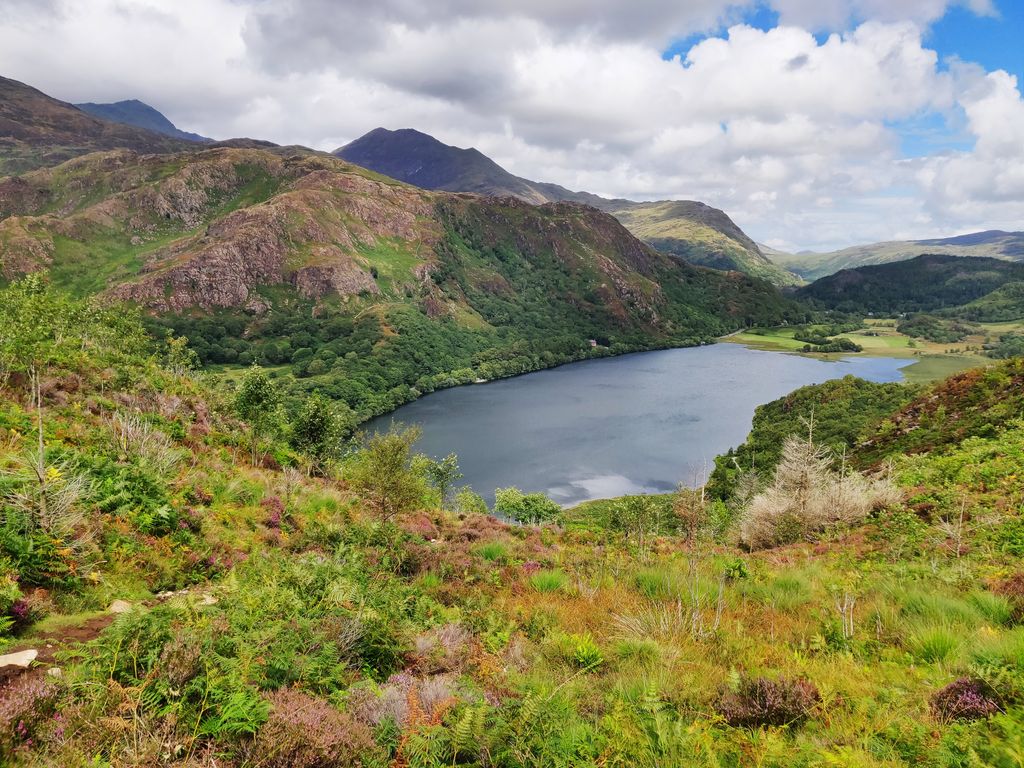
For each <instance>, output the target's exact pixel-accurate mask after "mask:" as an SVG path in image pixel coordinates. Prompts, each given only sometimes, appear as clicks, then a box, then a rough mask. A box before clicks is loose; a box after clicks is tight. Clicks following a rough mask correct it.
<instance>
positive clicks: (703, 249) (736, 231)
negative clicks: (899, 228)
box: [334, 128, 801, 285]
mask: <svg viewBox="0 0 1024 768" xmlns="http://www.w3.org/2000/svg"><path fill="white" fill-rule="evenodd" d="M334 154H336V155H337V156H338V157H342V158H344V159H346V160H349V161H350V162H353V163H356V164H357V165H361V166H363V167H365V168H370V169H372V170H374V171H377V172H379V173H383V174H386V175H388V176H391V177H392V178H395V179H399V180H400V181H405V182H408V183H410V184H415V185H416V186H418V187H422V188H424V189H436V190H447V191H451V192H474V193H477V194H482V195H493V196H510V195H511V196H514V197H518V198H520V199H521V200H525V201H527V202H530V203H545V202H558V201H571V202H578V203H585V204H587V205H592V206H594V207H595V208H600V209H601V210H603V211H606V212H608V213H610V214H612V215H613V216H615V217H616V218H617V219H618V220H619V221H621V222H622V223H623V224H624V225H625V226H626V228H627V229H629V231H630V232H632V233H633V234H634V235H636V236H637V237H639V238H640V239H641V240H643V241H644V242H646V243H648V244H650V245H653V246H654V247H655V248H657V249H658V250H660V251H663V252H665V253H670V254H672V255H674V256H679V257H681V258H683V259H686V260H687V261H689V262H690V263H691V264H698V265H703V266H709V267H713V268H715V269H735V270H738V271H741V272H746V273H747V274H751V275H755V276H757V277H761V278H763V279H766V280H769V281H771V282H773V283H775V284H776V285H796V284H799V283H800V282H801V281H800V279H799V278H797V277H795V276H794V275H792V274H791V273H789V272H787V271H786V270H784V269H781V268H779V267H778V266H777V265H775V264H773V263H772V262H771V261H769V260H768V259H767V258H766V257H765V256H764V254H763V253H762V252H761V250H760V249H759V248H758V246H757V244H756V243H755V242H754V241H753V240H751V239H750V238H749V237H747V235H746V234H744V233H743V231H742V230H741V229H740V228H739V227H737V226H736V224H735V223H734V222H733V221H732V220H731V219H730V218H729V217H728V216H727V215H726V214H725V213H724V212H722V211H720V210H718V209H715V208H711V207H710V206H707V205H705V204H704V203H700V202H694V201H689V200H663V201H655V202H650V203H639V202H634V201H631V200H622V199H615V200H610V199H608V198H604V197H600V196H598V195H593V194H590V193H588V192H573V191H571V190H568V189H566V188H565V187H562V186H559V185H558V184H549V183H541V182H535V181H530V180H529V179H524V178H521V177H519V176H515V175H513V174H511V173H509V172H508V171H506V170H505V169H504V168H502V167H501V166H500V165H498V164H497V163H495V162H494V161H493V160H491V159H490V158H489V157H487V156H486V155H484V154H483V153H481V152H479V151H478V150H476V149H460V148H458V147H452V146H449V145H447V144H443V143H442V142H440V141H438V140H437V139H435V138H434V137H432V136H429V135H427V134H425V133H421V132H420V131H416V130H413V129H409V128H406V129H401V130H397V131H390V130H387V129H385V128H377V129H375V130H373V131H370V132H369V133H367V134H366V135H364V136H362V137H360V138H358V139H356V140H355V141H353V142H351V143H350V144H347V145H345V146H344V147H340V148H339V149H337V150H335V152H334Z"/></svg>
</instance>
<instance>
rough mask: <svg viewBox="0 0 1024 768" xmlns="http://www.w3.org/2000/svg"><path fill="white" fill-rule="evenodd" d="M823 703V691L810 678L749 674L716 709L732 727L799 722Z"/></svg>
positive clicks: (723, 698)
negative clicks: (769, 677) (772, 677)
mask: <svg viewBox="0 0 1024 768" xmlns="http://www.w3.org/2000/svg"><path fill="white" fill-rule="evenodd" d="M820 703H821V694H819V693H818V689H817V687H816V686H815V685H814V683H812V682H810V681H809V680H804V679H802V678H796V679H788V678H784V677H780V678H779V679H778V680H769V679H768V678H765V677H746V678H743V679H741V680H740V683H739V685H738V686H737V687H736V689H735V690H730V691H726V692H725V693H724V694H723V695H722V697H721V699H719V702H718V706H717V707H716V709H717V710H718V714H720V715H721V716H722V717H724V718H725V721H726V722H727V723H729V725H732V726H737V727H757V726H759V725H795V724H798V723H801V722H803V721H804V720H806V719H807V718H808V717H810V714H811V711H812V710H813V709H814V708H815V707H816V706H818V705H819V704H820Z"/></svg>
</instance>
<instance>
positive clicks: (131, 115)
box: [75, 99, 213, 144]
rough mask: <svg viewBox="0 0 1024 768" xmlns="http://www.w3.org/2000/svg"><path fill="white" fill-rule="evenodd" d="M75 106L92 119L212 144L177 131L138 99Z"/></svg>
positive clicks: (196, 136)
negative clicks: (92, 117) (96, 118)
mask: <svg viewBox="0 0 1024 768" xmlns="http://www.w3.org/2000/svg"><path fill="white" fill-rule="evenodd" d="M75 106H76V107H78V108H79V109H80V110H82V111H83V112H87V113H89V114H90V115H92V116H94V117H99V118H102V119H103V120H109V121H111V122H113V123H122V124H124V125H134V126H135V127H137V128H146V129H147V130H150V131H156V132H157V133H162V134H163V135H164V136H170V137H171V138H175V139H182V140H183V141H197V142H202V143H205V144H209V143H212V142H213V139H208V138H207V137H205V136H200V135H199V134H198V133H189V132H188V131H182V130H179V129H178V128H177V127H176V126H175V125H174V123H172V122H171V121H170V120H168V119H167V118H166V117H164V116H163V114H161V113H160V112H158V111H157V110H156V109H154V108H153V107H151V106H149V104H146V103H144V102H141V101H139V100H138V99H130V100H128V101H116V102H114V103H112V104H95V103H92V102H86V103H84V104H76V105H75Z"/></svg>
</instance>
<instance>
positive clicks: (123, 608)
mask: <svg viewBox="0 0 1024 768" xmlns="http://www.w3.org/2000/svg"><path fill="white" fill-rule="evenodd" d="M131 609H132V604H131V603H129V602H128V601H127V600H115V601H114V602H112V603H111V604H110V607H109V608H107V613H128V611H130V610H131Z"/></svg>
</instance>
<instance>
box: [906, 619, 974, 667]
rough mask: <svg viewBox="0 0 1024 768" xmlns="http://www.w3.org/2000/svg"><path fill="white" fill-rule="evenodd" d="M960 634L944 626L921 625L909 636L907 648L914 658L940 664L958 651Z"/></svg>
mask: <svg viewBox="0 0 1024 768" xmlns="http://www.w3.org/2000/svg"><path fill="white" fill-rule="evenodd" d="M960 636H961V633H960V632H959V631H957V630H956V629H955V628H953V627H951V626H949V625H946V624H931V625H923V626H920V627H918V628H916V629H914V630H913V631H912V632H911V634H910V639H909V647H910V652H911V653H912V654H913V655H914V658H916V659H920V660H921V661H925V662H928V663H931V664H941V663H942V662H945V661H947V660H949V659H950V658H951V657H953V656H954V655H955V654H956V653H957V651H959V649H960Z"/></svg>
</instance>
